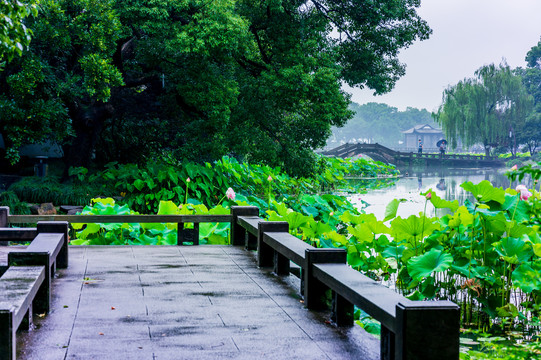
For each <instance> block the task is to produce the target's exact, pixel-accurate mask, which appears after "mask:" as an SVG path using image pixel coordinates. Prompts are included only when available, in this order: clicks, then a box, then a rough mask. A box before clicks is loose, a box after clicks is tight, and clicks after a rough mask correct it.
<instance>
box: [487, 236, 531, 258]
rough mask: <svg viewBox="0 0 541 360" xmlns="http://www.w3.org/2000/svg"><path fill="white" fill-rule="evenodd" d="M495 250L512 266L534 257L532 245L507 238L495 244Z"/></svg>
mask: <svg viewBox="0 0 541 360" xmlns="http://www.w3.org/2000/svg"><path fill="white" fill-rule="evenodd" d="M494 249H495V250H496V252H497V253H498V254H499V255H500V256H502V257H503V259H504V260H505V261H507V262H508V263H510V264H518V263H519V262H524V261H527V260H528V259H529V258H530V256H531V255H532V251H531V247H530V244H528V243H526V242H525V241H523V240H521V239H516V238H511V237H507V238H504V239H502V241H499V242H497V243H494Z"/></svg>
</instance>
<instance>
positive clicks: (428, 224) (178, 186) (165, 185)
mask: <svg viewBox="0 0 541 360" xmlns="http://www.w3.org/2000/svg"><path fill="white" fill-rule="evenodd" d="M322 161H326V160H322ZM353 164H355V162H343V161H341V160H336V161H335V162H334V163H333V161H332V160H330V161H328V162H325V163H324V164H322V169H324V171H323V172H322V173H321V174H319V175H318V177H317V178H313V179H292V178H289V177H288V176H287V175H285V174H282V173H281V172H280V169H278V168H274V169H272V168H268V167H254V166H249V165H246V164H239V163H237V162H235V161H231V160H230V159H226V161H222V162H221V163H217V164H207V165H205V166H202V167H197V166H195V165H193V166H191V167H188V168H187V167H183V168H182V170H180V171H177V170H171V168H168V167H160V166H157V165H153V166H149V167H147V168H144V169H141V168H137V167H131V168H128V170H129V171H126V169H125V168H122V167H120V166H118V165H113V166H111V167H110V168H109V169H108V170H107V171H105V172H103V173H100V174H96V175H93V176H95V178H94V180H96V181H98V180H99V181H103V182H104V183H105V184H107V183H108V185H107V186H109V187H111V186H112V187H113V188H114V189H115V190H116V191H117V192H118V193H120V194H121V197H120V198H117V199H116V200H113V199H112V198H105V199H103V198H101V199H98V198H97V199H94V200H93V202H92V205H91V206H87V207H86V208H85V209H84V211H83V213H86V214H115V213H116V214H128V213H136V211H137V212H141V213H142V212H146V213H158V214H227V213H229V207H230V206H231V205H255V206H258V207H259V208H260V210H261V215H262V216H264V217H265V218H266V219H267V220H271V221H273V220H278V221H287V222H288V223H289V230H290V232H291V233H292V234H293V235H295V236H297V237H299V238H300V239H302V240H304V241H306V242H310V243H311V244H313V245H315V246H318V247H338V248H344V249H346V250H347V252H348V263H349V264H350V265H351V266H352V267H353V268H355V269H357V270H358V271H360V272H362V273H364V274H365V275H367V276H370V277H372V278H373V279H375V280H377V281H380V282H382V283H384V284H386V285H388V286H390V287H392V288H394V289H396V291H399V292H401V293H402V294H404V295H405V296H407V297H408V298H410V299H415V300H432V299H448V300H451V301H454V302H456V303H457V304H459V305H460V306H461V309H462V311H461V318H462V319H461V320H462V328H463V330H464V337H463V344H462V345H463V352H462V355H461V356H462V358H464V359H485V358H487V359H488V358H506V359H519V358H520V359H529V358H531V359H536V358H539V357H540V354H541V352H540V350H541V346H539V343H538V338H539V329H540V325H541V324H540V321H539V316H540V310H541V296H540V295H541V238H540V231H539V227H540V225H541V221H540V219H541V195H540V193H539V187H538V185H537V182H538V180H539V179H540V178H541V171H540V170H539V169H538V168H535V167H531V166H529V167H525V168H521V169H520V170H511V171H509V172H508V174H507V175H508V176H509V178H510V180H509V184H513V188H509V187H508V186H505V187H500V186H494V185H493V184H492V183H491V182H490V181H487V180H482V181H464V182H463V183H461V184H457V187H455V188H460V189H461V191H462V192H463V194H464V196H463V197H460V199H459V200H460V201H459V200H456V199H455V200H446V199H445V196H444V195H443V193H446V192H447V191H450V190H448V189H449V188H450V183H448V184H447V188H446V189H443V190H442V189H440V188H438V187H437V186H438V184H439V182H438V183H435V186H432V185H434V184H430V182H428V181H425V184H424V185H423V186H422V187H421V188H420V189H419V188H418V189H417V190H412V191H411V192H410V194H409V195H408V196H409V197H411V198H412V199H413V198H416V200H415V201H416V202H417V203H419V204H421V205H422V209H421V210H420V211H418V210H419V209H416V210H415V211H414V212H413V213H411V214H406V215H403V214H402V213H401V209H403V208H407V207H409V205H410V204H409V203H408V201H409V200H408V199H404V198H403V196H398V197H396V198H394V199H392V200H391V201H389V203H388V204H387V205H386V206H385V211H384V212H383V215H378V216H376V215H374V214H370V213H366V209H363V208H362V207H361V210H359V209H358V207H357V206H356V204H354V203H352V202H351V201H349V200H348V198H347V196H344V194H347V193H348V192H350V194H352V193H359V191H360V192H361V193H364V194H366V196H365V198H369V194H370V192H372V191H374V189H376V188H380V187H393V186H395V185H396V184H397V182H398V178H397V177H396V175H397V173H396V171H394V170H393V169H390V168H388V167H385V166H382V165H381V164H376V163H372V164H370V163H362V164H361V163H357V164H356V165H353ZM355 167H357V170H355V171H357V173H356V175H359V174H361V175H363V176H362V177H366V176H367V175H366V174H369V173H370V174H371V176H374V175H376V176H377V175H379V176H377V177H376V179H377V181H373V182H372V184H374V183H375V184H377V185H376V186H371V185H370V183H371V182H370V181H369V182H368V183H367V182H364V183H361V184H360V185H359V184H358V185H353V186H352V185H351V184H348V183H347V182H346V181H345V179H344V178H345V177H347V176H348V175H350V174H351V173H350V172H352V171H353V170H352V169H354V168H355ZM363 167H364V169H363ZM187 169H188V170H187ZM182 171H184V172H182ZM189 171H191V173H190V172H189ZM363 172H364V173H363ZM173 173H174V174H173ZM525 175H526V177H528V176H529V177H530V178H531V181H532V182H531V183H527V182H526V181H525V178H526V177H525ZM85 176H87V175H85ZM82 178H84V176H82ZM188 179H189V180H188ZM413 181H418V179H415V178H414V179H413ZM521 183H525V184H524V185H523V186H522V187H517V186H516V184H521ZM367 184H368V185H367ZM229 188H231V190H230V191H229V192H226V190H228V189H229ZM376 191H377V190H376ZM227 193H228V194H229V195H226V194H227ZM232 193H233V196H231V194H232ZM337 193H338V194H337ZM357 196H358V195H357ZM168 197H169V198H168ZM361 197H362V196H361ZM365 201H366V200H365ZM204 204H211V205H209V206H206V205H204ZM363 204H364V203H363ZM357 205H358V204H357ZM364 205H366V204H364ZM367 209H368V208H367ZM397 214H398V215H397ZM73 226H74V231H75V236H76V239H75V240H73V241H72V244H174V243H176V224H141V225H138V224H73ZM200 231H201V239H200V241H201V243H208V244H227V243H228V242H229V239H228V234H229V229H228V225H227V224H207V225H205V226H203V224H201V229H200ZM357 315H358V316H359V321H358V323H359V324H360V325H361V326H363V327H365V329H367V330H368V331H370V332H373V333H377V332H378V324H377V323H375V322H374V321H372V320H371V319H370V318H369V317H367V316H366V314H363V313H361V312H360V311H359V312H358V314H357Z"/></svg>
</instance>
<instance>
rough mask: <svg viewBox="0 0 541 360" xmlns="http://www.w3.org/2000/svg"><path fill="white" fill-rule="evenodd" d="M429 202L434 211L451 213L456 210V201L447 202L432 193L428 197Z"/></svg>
mask: <svg viewBox="0 0 541 360" xmlns="http://www.w3.org/2000/svg"><path fill="white" fill-rule="evenodd" d="M430 202H431V203H432V205H434V207H435V208H436V209H450V210H451V211H453V212H455V211H456V210H457V209H458V200H453V201H448V200H445V199H442V198H440V197H439V196H438V195H436V193H434V192H432V194H431V195H430Z"/></svg>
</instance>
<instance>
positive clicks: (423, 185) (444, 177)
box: [349, 168, 532, 220]
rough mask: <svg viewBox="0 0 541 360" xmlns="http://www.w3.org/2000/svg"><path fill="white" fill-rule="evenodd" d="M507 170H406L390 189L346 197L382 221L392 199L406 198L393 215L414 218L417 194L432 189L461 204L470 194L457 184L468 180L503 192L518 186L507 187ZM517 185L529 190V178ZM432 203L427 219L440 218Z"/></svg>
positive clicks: (421, 206)
mask: <svg viewBox="0 0 541 360" xmlns="http://www.w3.org/2000/svg"><path fill="white" fill-rule="evenodd" d="M506 170H508V169H505V168H502V169H442V168H435V169H428V170H425V171H412V170H411V169H410V170H409V171H408V170H407V169H404V170H401V173H402V177H401V178H400V179H399V180H398V181H396V182H395V183H394V185H391V186H390V187H387V188H384V189H378V190H369V192H368V193H367V194H355V195H352V196H350V197H349V199H350V201H351V202H353V203H354V204H355V205H357V207H358V208H360V207H362V206H364V205H363V204H364V203H363V201H364V202H366V203H368V206H366V207H365V209H364V211H365V212H366V213H371V214H374V215H376V217H377V218H378V220H383V218H384V217H385V216H384V215H385V208H386V207H387V205H388V204H389V202H391V201H392V200H393V199H406V202H404V203H401V204H400V205H399V207H398V212H397V216H401V217H403V218H404V217H408V216H410V215H418V214H419V212H421V211H423V209H424V206H425V198H424V197H423V196H421V195H420V193H421V192H426V191H427V190H428V189H432V191H433V192H435V193H436V194H437V195H438V196H439V197H441V198H444V199H446V200H455V199H456V200H458V201H459V203H460V205H463V204H464V200H466V199H467V198H470V199H471V197H470V195H471V194H470V193H469V192H466V191H464V189H462V188H461V187H460V184H462V183H464V182H466V181H471V182H472V183H474V184H478V183H480V182H481V181H483V180H488V181H490V182H491V183H492V184H493V185H494V186H497V187H503V188H504V189H505V188H507V187H509V186H510V185H512V187H513V188H515V187H516V185H518V182H517V181H515V182H513V184H510V182H509V179H508V178H507V177H506V176H505V171H506ZM521 183H523V184H525V185H526V186H527V187H528V188H531V187H532V181H531V179H524V180H523V181H522V182H521ZM435 210H436V209H434V207H433V206H432V204H430V203H428V204H427V208H426V212H427V214H428V215H429V216H435V215H441V214H442V211H444V210H442V209H438V210H437V211H438V213H436V211H435Z"/></svg>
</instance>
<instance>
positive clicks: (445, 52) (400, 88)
mask: <svg viewBox="0 0 541 360" xmlns="http://www.w3.org/2000/svg"><path fill="white" fill-rule="evenodd" d="M418 13H419V15H420V16H421V17H422V18H423V19H424V20H426V21H427V22H428V25H429V26H430V27H431V28H432V30H433V33H432V35H431V36H430V38H429V39H428V40H425V41H420V42H419V41H417V42H415V43H414V44H413V45H411V46H410V47H409V48H408V49H404V50H402V51H401V53H400V56H399V58H400V61H401V62H402V63H405V64H406V65H407V68H406V75H404V76H403V77H402V78H401V79H400V80H398V82H397V83H396V86H395V88H394V90H393V91H391V92H390V93H388V94H385V95H381V96H373V95H372V94H373V91H372V90H370V89H362V90H361V89H352V88H350V87H344V89H345V90H346V91H347V92H349V93H351V94H352V98H351V99H352V101H354V102H356V103H359V104H365V103H367V102H380V103H386V104H389V105H390V106H394V107H397V108H399V109H400V110H405V109H406V107H408V106H410V107H415V108H419V109H421V108H425V109H427V110H428V111H436V110H437V108H438V106H439V105H440V104H441V98H442V93H443V90H444V89H446V88H447V87H448V86H449V85H454V84H456V83H457V82H459V81H460V80H462V79H464V78H467V77H473V75H474V72H475V70H477V69H478V68H480V67H481V66H483V65H487V64H490V63H496V64H499V63H500V62H501V61H502V58H505V59H506V61H507V63H508V64H509V65H510V66H511V67H512V68H514V67H517V66H520V67H525V66H526V62H525V61H524V58H525V57H526V53H527V52H528V51H529V50H530V49H531V47H532V46H534V45H536V44H537V43H538V41H539V40H540V37H541V0H422V1H421V7H420V8H419V9H418Z"/></svg>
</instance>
